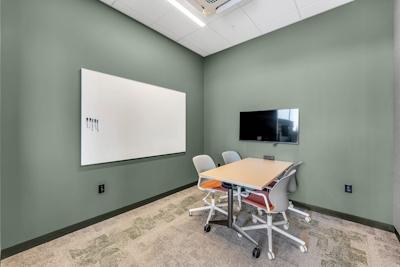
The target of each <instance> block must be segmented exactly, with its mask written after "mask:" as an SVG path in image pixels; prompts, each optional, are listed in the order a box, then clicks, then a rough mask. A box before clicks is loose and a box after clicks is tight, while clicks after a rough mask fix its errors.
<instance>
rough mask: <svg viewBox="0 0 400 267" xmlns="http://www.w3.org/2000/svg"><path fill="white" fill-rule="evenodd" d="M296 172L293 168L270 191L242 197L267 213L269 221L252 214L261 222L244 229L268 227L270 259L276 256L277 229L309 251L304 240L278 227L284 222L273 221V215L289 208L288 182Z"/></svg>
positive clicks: (251, 192) (302, 249) (256, 220)
mask: <svg viewBox="0 0 400 267" xmlns="http://www.w3.org/2000/svg"><path fill="white" fill-rule="evenodd" d="M295 174H296V170H291V171H290V172H289V173H287V174H285V175H284V176H283V177H282V178H281V179H279V180H278V182H276V184H275V185H274V186H273V188H272V189H271V190H270V191H248V193H249V196H248V197H246V198H243V199H242V201H243V202H244V203H246V204H249V205H251V206H253V207H255V208H257V209H259V210H261V211H263V212H264V213H266V214H267V221H265V220H263V219H262V218H260V217H259V216H257V215H254V214H252V216H253V222H258V223H260V224H255V225H251V226H246V227H242V230H243V231H252V230H259V229H267V234H268V258H269V259H270V260H273V259H274V258H275V254H274V252H273V248H272V231H275V232H277V233H279V234H281V235H283V236H285V237H287V238H289V239H291V240H292V241H294V242H296V243H297V244H298V245H299V248H300V251H301V252H303V253H305V252H306V251H307V247H306V244H305V242H304V241H303V240H301V239H299V238H297V237H295V236H293V235H291V234H289V233H288V232H286V231H284V230H282V229H281V228H278V227H277V226H278V225H281V224H282V222H275V223H273V222H272V217H273V215H275V214H279V213H285V212H286V211H287V210H288V208H289V198H288V184H289V182H290V180H291V179H293V177H294V175H295Z"/></svg>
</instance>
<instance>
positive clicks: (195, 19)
mask: <svg viewBox="0 0 400 267" xmlns="http://www.w3.org/2000/svg"><path fill="white" fill-rule="evenodd" d="M167 1H168V2H169V3H170V4H171V5H173V6H174V7H176V8H177V9H178V10H179V11H180V12H182V13H183V14H185V15H186V16H187V17H188V18H189V19H191V20H192V21H193V22H194V23H196V24H197V25H199V26H200V27H204V26H206V24H205V23H204V22H202V21H201V20H200V19H199V18H198V17H196V16H195V15H193V13H192V12H190V11H189V10H188V9H187V8H186V7H184V6H182V5H181V4H180V3H179V2H178V1H176V0H167Z"/></svg>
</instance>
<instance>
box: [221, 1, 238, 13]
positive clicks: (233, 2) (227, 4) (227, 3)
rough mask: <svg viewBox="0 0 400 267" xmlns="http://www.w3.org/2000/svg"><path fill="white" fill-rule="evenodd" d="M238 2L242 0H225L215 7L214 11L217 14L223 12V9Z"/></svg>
mask: <svg viewBox="0 0 400 267" xmlns="http://www.w3.org/2000/svg"><path fill="white" fill-rule="evenodd" d="M240 2H242V0H230V1H228V2H226V3H225V4H223V5H222V6H219V7H218V8H217V11H216V13H217V14H219V13H222V12H224V11H225V10H227V9H229V8H231V7H233V6H234V5H237V4H239V3H240Z"/></svg>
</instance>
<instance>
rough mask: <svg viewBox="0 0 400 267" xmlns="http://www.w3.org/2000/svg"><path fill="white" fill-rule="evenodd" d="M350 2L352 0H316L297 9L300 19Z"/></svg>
mask: <svg viewBox="0 0 400 267" xmlns="http://www.w3.org/2000/svg"><path fill="white" fill-rule="evenodd" d="M350 2H353V0H318V1H316V2H314V3H313V4H311V5H308V6H304V7H299V9H300V14H301V17H302V19H306V18H309V17H312V16H315V15H317V14H320V13H323V12H325V11H328V10H330V9H333V8H336V7H339V6H341V5H344V4H347V3H350Z"/></svg>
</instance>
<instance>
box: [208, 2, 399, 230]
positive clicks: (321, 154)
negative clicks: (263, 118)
mask: <svg viewBox="0 0 400 267" xmlns="http://www.w3.org/2000/svg"><path fill="white" fill-rule="evenodd" d="M392 9H393V1H392V0H384V1H376V0H359V1H355V2H353V3H351V4H348V5H345V6H342V7H340V8H337V9H335V10H332V11H330V12H327V13H324V14H321V15H319V16H317V17H313V18H311V19H308V20H305V21H303V22H300V23H298V24H294V25H292V26H289V27H287V28H284V29H281V30H278V31H276V32H274V33H272V34H268V35H266V36H263V37H260V38H258V39H255V40H252V41H250V42H247V43H244V44H242V45H239V46H237V47H235V48H233V49H229V50H226V51H223V52H221V53H218V54H216V55H214V56H211V57H208V58H206V61H205V74H204V77H205V78H204V88H205V92H204V103H205V107H204V112H205V116H204V118H205V124H204V128H205V129H204V130H205V152H206V153H209V154H211V155H212V156H213V157H215V158H216V159H218V161H219V162H222V159H221V157H220V153H221V152H222V151H224V150H227V149H234V150H237V151H239V152H240V153H241V154H242V155H244V156H262V155H264V154H268V155H275V156H276V157H277V158H278V159H282V160H303V161H304V162H305V164H304V166H303V167H302V168H301V170H300V175H299V182H300V186H299V190H298V192H297V193H296V194H295V195H294V196H293V199H295V200H298V201H301V202H304V203H308V204H312V205H316V206H320V207H324V208H328V209H333V210H336V211H340V212H344V213H348V214H353V215H356V216H361V217H364V218H368V219H372V220H377V221H380V222H384V223H389V224H392V223H393V221H392V207H393V203H392V186H393V183H392V146H393V141H392V140H393V104H392V102H393V101H392V98H393V60H392V57H393V33H392V30H393V15H392V13H393V12H392ZM288 107H292V108H294V107H297V108H299V109H300V145H278V146H276V147H274V146H273V145H272V144H268V143H259V142H239V141H238V134H239V112H240V111H245V110H262V109H273V108H288ZM345 183H351V184H353V187H354V188H353V191H354V192H353V194H346V193H344V184H345Z"/></svg>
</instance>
